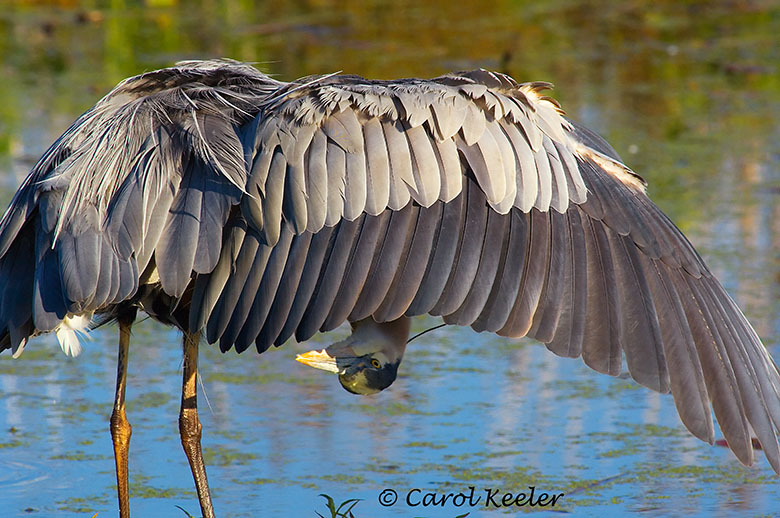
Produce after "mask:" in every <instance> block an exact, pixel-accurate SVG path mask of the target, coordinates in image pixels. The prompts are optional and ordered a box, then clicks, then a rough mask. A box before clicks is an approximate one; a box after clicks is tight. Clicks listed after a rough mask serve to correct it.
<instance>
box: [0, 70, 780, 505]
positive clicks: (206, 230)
mask: <svg viewBox="0 0 780 518" xmlns="http://www.w3.org/2000/svg"><path fill="white" fill-rule="evenodd" d="M549 86H550V85H548V84H547V83H525V84H518V83H516V82H515V81H514V80H513V79H511V78H509V77H507V76H506V75H503V74H498V73H493V72H488V71H485V70H476V71H473V72H467V73H456V74H449V75H446V76H442V77H439V78H436V79H431V80H420V79H404V80H398V81H370V80H366V79H363V78H361V77H356V76H339V75H329V76H321V77H311V78H306V79H301V80H298V81H294V82H292V83H284V82H280V81H276V80H274V79H272V78H270V77H268V76H266V75H263V74H261V73H260V72H258V71H257V70H255V69H254V68H252V67H251V66H248V65H245V64H241V63H238V62H234V61H229V60H216V61H200V62H183V63H179V64H178V65H176V66H175V67H172V68H167V69H163V70H158V71H154V72H149V73H145V74H142V75H139V76H136V77H132V78H130V79H127V80H125V81H123V82H122V83H120V84H119V85H118V86H117V87H116V88H115V89H114V90H112V91H111V92H110V93H109V94H108V95H107V96H106V97H104V98H103V99H102V100H100V101H99V102H98V103H97V104H96V105H95V106H94V107H93V108H91V109H90V110H88V111H87V112H86V113H85V114H83V115H82V116H81V117H79V118H78V119H77V120H76V122H74V123H73V125H71V127H70V128H69V129H68V130H67V131H66V132H65V133H64V134H63V135H62V136H61V137H60V138H59V139H57V141H56V142H55V143H54V144H53V145H52V146H51V147H50V148H49V150H48V151H46V153H45V154H44V155H43V157H42V158H41V159H40V161H39V162H38V163H37V164H36V166H35V167H34V168H33V170H32V172H31V173H30V175H29V176H28V177H27V179H26V180H25V181H24V183H23V185H22V186H21V187H20V189H19V191H18V192H17V193H16V195H15V196H14V198H13V201H12V202H11V206H10V207H9V209H8V211H7V212H6V214H5V216H4V218H3V220H2V222H1V223H0V350H4V349H11V350H12V352H13V355H14V356H19V355H20V354H21V353H22V351H23V350H24V347H25V345H26V344H27V341H28V339H29V338H30V337H33V336H35V335H38V334H40V333H45V332H50V331H55V332H56V334H57V338H58V340H59V342H60V344H61V346H62V349H63V351H64V352H65V353H66V354H71V355H75V354H78V352H79V350H80V348H79V345H78V340H77V336H76V333H77V332H78V331H80V330H84V329H88V328H90V327H94V326H96V325H99V324H101V323H105V322H107V321H110V320H114V319H115V320H117V321H118V323H119V355H118V369H117V385H116V396H115V401H114V409H113V412H112V415H111V434H112V439H113V443H114V452H115V457H116V471H117V482H118V497H119V507H120V515H121V516H122V517H126V516H128V515H129V502H128V489H127V487H128V486H127V452H128V444H129V439H130V425H129V423H128V421H127V418H126V416H125V406H124V394H125V377H126V372H127V354H128V347H129V337H130V327H131V325H132V323H133V321H134V319H135V316H136V311H137V310H139V309H140V310H142V311H144V312H146V313H148V314H149V315H151V316H152V317H154V318H155V319H157V320H159V321H161V322H164V323H167V324H171V325H174V326H176V327H178V328H179V329H181V330H182V331H183V333H184V345H183V348H184V367H183V370H184V375H183V388H182V404H181V413H180V415H179V430H180V433H181V441H182V444H183V446H184V449H185V452H186V454H187V458H188V460H189V462H190V466H191V468H192V473H193V476H194V479H195V485H196V488H197V491H198V497H199V500H200V505H201V508H202V512H203V515H204V516H206V517H211V516H213V515H214V513H213V508H212V505H211V499H210V496H209V488H208V483H207V481H206V472H205V468H204V464H203V459H202V455H201V449H200V436H201V425H200V421H199V420H198V415H197V405H196V390H195V388H196V376H197V354H198V342H199V340H200V337H201V335H202V334H205V337H206V339H207V341H208V342H209V343H215V342H219V344H220V349H221V350H222V351H226V350H228V349H230V348H231V347H235V348H236V350H237V351H238V352H242V351H244V350H245V349H247V348H248V347H249V346H250V345H251V344H252V343H254V344H255V345H256V347H257V350H258V352H263V351H265V350H266V349H267V348H268V347H269V346H270V345H272V344H274V345H281V344H282V343H284V342H285V341H286V340H287V339H289V338H290V337H292V336H295V338H296V339H297V340H298V341H304V340H307V339H308V338H310V337H311V336H312V335H313V334H315V333H316V332H317V331H325V330H329V329H333V328H335V327H336V326H338V325H340V324H341V323H342V322H344V321H346V320H348V321H350V322H351V323H352V325H353V334H352V335H351V336H350V337H349V338H348V339H347V340H345V341H343V342H339V343H337V344H334V345H332V346H330V347H328V348H326V349H325V350H323V351H311V352H309V353H306V354H304V355H301V356H300V357H299V360H301V361H303V362H304V363H308V364H309V365H312V366H315V367H318V368H323V369H326V370H329V371H332V372H334V373H338V375H339V379H340V381H341V383H342V385H343V386H344V387H345V388H346V389H347V390H349V391H351V392H355V393H358V394H367V393H373V392H377V391H380V390H382V389H385V388H387V387H388V386H389V385H390V384H391V383H392V382H393V381H394V380H395V377H396V372H397V369H398V365H399V363H400V361H401V358H402V355H403V352H404V348H405V344H406V340H407V337H408V334H409V319H408V318H409V317H411V316H414V315H421V314H426V313H429V314H432V315H441V316H443V318H444V321H445V322H446V323H449V324H459V325H468V326H471V327H473V328H474V329H476V330H478V331H491V332H496V333H498V334H500V335H504V336H513V337H519V336H523V335H530V336H532V337H535V338H536V339H538V340H540V341H542V342H544V343H546V344H547V347H548V348H549V349H550V350H552V351H553V352H554V353H556V354H558V355H562V356H571V357H576V356H582V359H583V360H584V361H585V363H586V364H587V365H589V366H590V367H592V368H593V369H595V370H597V371H599V372H603V373H607V374H611V375H617V374H619V373H620V371H621V365H622V359H623V354H625V361H626V364H627V367H628V371H629V373H630V374H631V376H632V377H633V378H634V379H635V380H636V381H637V382H639V383H641V384H643V385H645V386H647V387H649V388H651V389H653V390H657V391H660V392H670V391H671V392H672V394H673V396H674V401H675V404H676V406H677V410H678V412H679V414H680V418H681V420H682V422H683V424H684V425H685V426H686V427H687V428H688V429H689V430H690V431H691V433H693V434H694V435H695V436H696V437H698V438H700V439H702V440H704V441H708V442H710V443H712V442H713V441H714V431H713V423H712V418H711V414H710V403H711V404H712V407H713V409H714V411H715V415H716V417H717V419H718V421H719V423H720V425H721V429H722V431H723V434H724V436H725V438H726V440H727V442H728V446H729V448H731V450H732V451H733V452H734V454H735V455H736V456H737V458H738V459H739V460H740V461H741V462H742V463H744V464H751V463H752V462H753V448H752V445H751V436H752V433H755V434H756V436H757V438H758V440H759V441H760V443H761V445H762V447H763V450H764V453H765V455H766V456H767V458H768V459H769V462H770V464H771V465H772V468H773V469H774V470H775V471H776V472H780V451H779V449H778V443H777V436H776V432H775V428H776V427H778V425H780V373H779V372H778V369H777V367H776V365H775V363H774V362H773V360H772V359H771V358H770V356H769V354H768V353H767V351H766V349H765V348H764V347H763V345H762V344H761V342H760V340H759V338H758V336H757V335H756V333H755V332H754V331H753V329H752V327H751V326H750V324H749V323H748V322H747V320H746V319H745V317H744V316H743V315H742V313H741V312H740V310H739V309H738V308H737V306H736V305H735V303H734V302H733V301H732V299H731V298H730V297H729V296H728V295H727V294H726V292H725V291H724V290H723V288H722V287H721V285H720V284H719V283H718V281H717V280H715V278H714V277H713V276H712V274H711V273H710V271H709V270H708V269H707V267H706V266H705V265H704V263H703V262H702V260H701V258H700V257H699V255H698V254H697V253H696V251H695V250H694V249H693V247H692V246H691V244H690V243H689V242H688V240H687V239H686V238H685V237H684V236H683V235H682V234H681V233H680V231H679V230H678V229H677V228H676V227H675V226H674V225H673V224H672V223H671V222H670V221H669V219H668V218H667V217H666V216H665V215H664V214H663V213H662V212H661V211H660V210H659V209H658V208H657V207H656V206H655V205H654V204H653V203H652V202H651V201H650V199H649V198H648V197H647V195H646V193H645V182H644V180H643V179H642V178H641V177H640V176H638V175H637V174H635V173H634V172H633V171H631V169H629V168H628V167H627V166H626V165H624V164H623V162H622V161H621V160H620V158H619V157H618V155H617V154H616V153H615V151H614V150H613V149H612V148H611V147H610V146H609V144H607V143H606V142H605V141H604V140H603V139H601V138H600V137H598V136H597V135H596V134H594V133H593V132H591V131H589V130H588V129H585V128H583V127H581V126H579V125H577V124H576V123H574V122H572V121H570V120H568V119H566V118H565V117H564V116H563V112H562V111H561V110H560V108H559V106H558V105H557V103H556V102H555V101H554V100H552V99H550V98H548V97H545V96H543V95H542V94H541V93H540V92H541V91H542V90H544V89H546V88H548V87H549Z"/></svg>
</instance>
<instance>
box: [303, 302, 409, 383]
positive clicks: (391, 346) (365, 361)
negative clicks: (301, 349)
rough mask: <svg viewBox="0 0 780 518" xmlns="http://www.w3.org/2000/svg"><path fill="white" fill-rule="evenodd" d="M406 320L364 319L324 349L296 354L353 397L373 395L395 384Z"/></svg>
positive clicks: (407, 320)
mask: <svg viewBox="0 0 780 518" xmlns="http://www.w3.org/2000/svg"><path fill="white" fill-rule="evenodd" d="M409 326H410V324H409V319H408V318H406V317H401V318H400V319H398V320H394V321H392V322H383V323H381V324H380V323H377V322H375V321H374V320H373V319H372V318H367V319H365V320H361V321H358V322H353V323H352V334H351V335H350V336H349V337H348V338H347V339H346V340H342V341H341V342H336V343H334V344H332V345H330V346H328V347H327V348H325V349H322V350H321V351H320V350H313V351H309V352H307V353H304V354H299V355H298V356H297V357H296V358H295V359H296V360H298V361H299V362H301V363H304V364H306V365H309V366H310V367H314V368H316V369H322V370H324V371H328V372H332V373H334V374H338V376H339V381H340V382H341V386H342V387H344V389H345V390H347V391H348V392H351V393H353V394H360V395H364V396H365V395H369V394H376V393H377V392H381V391H382V390H384V389H386V388H387V387H389V386H390V385H392V383H393V382H394V381H395V378H396V376H397V375H398V366H399V365H400V364H401V360H402V358H403V354H404V350H405V349H406V340H407V338H408V336H409Z"/></svg>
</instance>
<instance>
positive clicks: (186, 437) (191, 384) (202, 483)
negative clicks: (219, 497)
mask: <svg viewBox="0 0 780 518" xmlns="http://www.w3.org/2000/svg"><path fill="white" fill-rule="evenodd" d="M199 340H200V333H189V332H186V331H185V332H184V377H183V380H182V388H181V413H179V433H180V434H181V445H182V446H184V452H185V453H186V454H187V460H189V461H190V469H192V476H193V478H194V479H195V488H196V489H197V490H198V500H200V509H201V512H202V513H203V518H214V507H213V506H212V505H211V495H210V494H209V482H208V480H206V466H205V465H204V464H203V453H202V451H201V448H200V436H201V428H202V426H201V424H200V419H198V395H197V380H198V341H199Z"/></svg>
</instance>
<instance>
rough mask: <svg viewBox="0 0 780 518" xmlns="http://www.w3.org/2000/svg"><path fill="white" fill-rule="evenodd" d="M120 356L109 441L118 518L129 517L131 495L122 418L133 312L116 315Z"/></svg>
mask: <svg viewBox="0 0 780 518" xmlns="http://www.w3.org/2000/svg"><path fill="white" fill-rule="evenodd" d="M118 320H119V357H118V359H117V366H116V394H115V395H114V411H113V412H111V439H112V441H113V442H114V459H115V460H116V487H117V494H118V497H119V516H120V518H129V517H130V495H129V492H128V489H127V452H128V449H129V448H130V434H131V433H132V428H131V426H130V423H129V422H127V416H126V415H125V386H126V382H127V354H128V349H129V347H130V327H131V326H132V325H133V321H134V320H135V310H132V311H128V312H127V313H123V314H122V315H120V316H119V319H118Z"/></svg>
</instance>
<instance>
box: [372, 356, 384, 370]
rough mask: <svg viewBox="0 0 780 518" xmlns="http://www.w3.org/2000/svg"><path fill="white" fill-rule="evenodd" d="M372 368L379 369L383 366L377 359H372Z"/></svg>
mask: <svg viewBox="0 0 780 518" xmlns="http://www.w3.org/2000/svg"><path fill="white" fill-rule="evenodd" d="M371 366H372V367H373V368H375V369H378V368H379V367H381V366H382V364H381V363H379V360H377V359H376V358H371Z"/></svg>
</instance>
